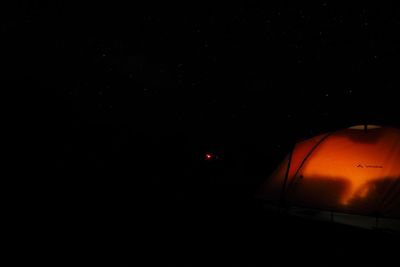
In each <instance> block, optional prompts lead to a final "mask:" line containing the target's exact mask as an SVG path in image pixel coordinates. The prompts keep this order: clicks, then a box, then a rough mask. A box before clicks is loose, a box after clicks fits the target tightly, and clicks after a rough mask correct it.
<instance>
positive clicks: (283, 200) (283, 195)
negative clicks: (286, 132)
mask: <svg viewBox="0 0 400 267" xmlns="http://www.w3.org/2000/svg"><path fill="white" fill-rule="evenodd" d="M293 150H294V146H293V147H292V149H290V152H289V160H288V165H287V168H286V173H285V178H284V180H283V185H282V192H281V199H280V206H281V208H285V206H286V205H285V204H286V203H285V191H286V185H287V181H288V177H289V170H290V165H291V163H292V155H293Z"/></svg>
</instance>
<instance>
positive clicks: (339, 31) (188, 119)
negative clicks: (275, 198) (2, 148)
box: [0, 1, 400, 266]
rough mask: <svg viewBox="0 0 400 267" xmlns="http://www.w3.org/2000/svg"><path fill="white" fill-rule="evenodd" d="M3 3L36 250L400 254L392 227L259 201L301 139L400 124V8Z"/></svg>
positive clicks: (324, 257)
mask: <svg viewBox="0 0 400 267" xmlns="http://www.w3.org/2000/svg"><path fill="white" fill-rule="evenodd" d="M1 12H2V16H1V23H2V24H1V34H2V42H1V44H0V48H1V51H2V55H1V64H2V66H3V68H2V73H1V75H2V76H1V87H2V89H3V88H4V90H3V91H2V92H4V94H5V95H7V97H6V96H5V95H4V98H3V99H4V100H3V102H4V104H5V105H7V104H9V103H12V104H11V107H10V108H9V109H7V111H6V113H5V117H6V120H7V121H8V120H10V121H11V122H12V124H13V126H12V127H10V129H15V134H14V133H13V134H12V135H13V136H12V137H13V138H12V139H6V138H4V142H5V143H6V144H7V145H11V146H12V151H13V153H10V154H7V158H12V159H15V162H16V166H15V167H14V166H13V170H12V171H11V172H9V173H10V175H9V176H7V177H10V179H5V186H4V189H5V192H6V194H5V195H6V196H9V197H7V201H6V204H7V205H6V208H7V209H10V210H11V213H12V214H13V216H11V217H10V218H11V221H12V224H14V225H16V226H17V228H18V230H17V232H22V233H23V234H22V235H23V236H25V237H26V236H28V237H32V238H29V240H28V241H26V242H25V241H22V240H25V239H18V238H15V240H14V242H16V243H17V244H23V245H24V246H25V245H26V246H27V247H28V250H32V251H34V252H32V254H33V256H32V261H33V259H38V258H39V259H40V261H42V260H43V261H49V262H50V263H52V264H53V265H55V266H58V265H60V264H61V263H66V265H74V266H75V265H85V266H91V265H93V266H96V265H99V264H104V265H108V266H135V265H139V266H141V265H146V264H147V265H151V266H153V265H154V264H155V262H158V263H160V264H162V265H168V264H169V263H171V264H172V263H176V264H177V265H185V266H191V265H202V266H204V265H213V264H217V262H218V263H219V264H220V265H223V266H231V265H243V266H249V265H253V263H254V264H255V265H263V266H292V265H300V266H303V265H310V266H338V265H339V266H342V265H344V266H345V265H352V266H364V265H377V266H396V262H397V261H398V260H397V261H396V256H397V255H396V253H398V251H399V243H398V240H394V239H393V238H392V237H390V236H387V235H386V234H384V233H379V232H374V231H364V230H359V229H354V228H350V227H345V226H339V225H331V224H327V223H317V222H310V221H303V220H300V219H293V218H286V217H284V218H281V217H276V216H274V215H272V214H268V213H265V212H262V211H261V210H260V205H259V203H257V202H256V201H255V200H254V193H255V191H256V190H257V188H258V186H259V185H260V183H261V182H262V181H263V179H265V178H266V177H268V175H269V174H270V172H271V171H272V170H273V169H274V168H275V167H276V165H277V164H278V163H279V162H280V161H281V160H282V159H283V157H284V156H285V154H286V153H287V151H289V147H290V146H291V145H292V144H293V142H295V141H296V140H299V139H302V138H307V137H311V136H314V135H315V134H317V133H320V132H325V131H330V130H333V129H337V128H341V127H348V126H351V125H355V124H360V123H371V124H382V125H392V126H397V127H400V121H399V118H400V117H399V115H398V114H399V112H398V96H397V91H398V88H399V86H400V80H399V79H398V73H399V65H398V62H399V61H400V53H399V50H398V47H399V45H400V44H399V40H400V39H399V37H400V35H399V33H400V17H399V13H398V9H396V8H395V7H394V6H392V5H390V4H385V3H380V4H379V5H371V4H369V3H367V2H363V3H359V4H356V3H352V4H351V5H349V4H348V3H344V4H340V3H336V2H333V1H317V2H315V3H307V4H303V3H298V2H295V3H288V2H286V1H276V2H271V1H260V2H248V1H245V2H244V3H230V4H229V5H228V4H227V5H224V4H222V3H220V4H218V5H217V4H216V3H206V2H204V3H203V2H202V3H201V4H200V3H199V4H193V3H190V4H189V3H187V4H185V5H182V4H177V3H174V4H171V3H170V2H166V3H164V4H155V3H153V4H152V3H146V4H145V3H144V2H143V3H141V4H140V3H139V1H135V2H134V3H131V4H130V5H128V4H118V3H113V4H110V3H108V4H103V3H100V2H99V3H96V4H93V5H91V4H88V3H87V4H82V3H80V4H73V3H70V2H64V3H61V2H59V1H41V2H40V3H39V2H36V3H33V2H29V3H28V2H24V1H14V2H12V3H11V2H10V3H8V4H4V7H2V8H1ZM8 93H11V95H13V98H8ZM10 100H11V101H10ZM13 100H15V102H14V101H13ZM14 139H16V141H10V140H14ZM206 153H211V154H212V155H213V156H215V157H216V158H213V159H212V160H209V161H207V160H205V154H206ZM36 250H39V252H36ZM24 255H25V254H24ZM26 255H27V254H26ZM21 258H24V257H23V256H22V255H19V256H17V257H16V258H15V260H18V259H21ZM29 259H30V258H29ZM392 259H393V261H392V262H391V261H390V260H392ZM178 263H179V264H178ZM123 264H125V265H123Z"/></svg>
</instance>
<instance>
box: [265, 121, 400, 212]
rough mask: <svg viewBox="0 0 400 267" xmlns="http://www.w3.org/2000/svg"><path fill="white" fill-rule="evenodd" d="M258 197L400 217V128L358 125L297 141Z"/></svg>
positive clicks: (338, 210)
mask: <svg viewBox="0 0 400 267" xmlns="http://www.w3.org/2000/svg"><path fill="white" fill-rule="evenodd" d="M259 197H261V198H263V199H266V200H270V201H276V202H278V201H279V202H280V203H284V204H285V205H293V206H300V207H308V208H316V209H321V210H330V211H336V212H343V213H351V214H361V215H372V216H381V217H389V218H400V129H396V128H392V127H381V126H374V125H365V126H364V125H360V126H354V127H350V128H346V129H341V130H338V131H334V132H330V133H325V134H321V135H318V136H315V137H313V138H311V139H308V140H305V141H301V142H298V143H297V144H296V145H295V146H294V148H293V150H292V151H291V152H290V153H289V155H288V156H287V157H286V158H285V159H284V160H283V162H282V163H281V164H280V165H279V166H278V168H277V169H276V170H275V171H274V172H273V173H272V175H271V176H270V177H269V179H267V181H266V182H265V183H264V184H263V186H262V187H261V190H260V192H259Z"/></svg>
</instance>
